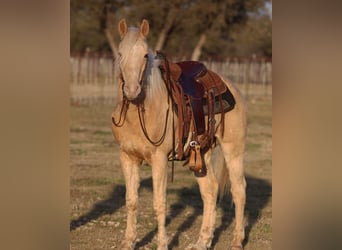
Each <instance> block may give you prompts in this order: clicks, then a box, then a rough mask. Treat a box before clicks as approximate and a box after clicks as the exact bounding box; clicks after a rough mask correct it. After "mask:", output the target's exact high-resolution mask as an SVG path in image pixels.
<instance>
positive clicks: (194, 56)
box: [191, 32, 207, 61]
mask: <svg viewBox="0 0 342 250" xmlns="http://www.w3.org/2000/svg"><path fill="white" fill-rule="evenodd" d="M206 39H207V35H206V34H205V32H203V33H202V35H201V36H200V39H199V40H198V42H197V45H196V47H195V49H194V51H193V52H192V56H191V60H193V61H198V59H199V58H200V56H201V53H202V47H203V45H204V43H205V40H206Z"/></svg>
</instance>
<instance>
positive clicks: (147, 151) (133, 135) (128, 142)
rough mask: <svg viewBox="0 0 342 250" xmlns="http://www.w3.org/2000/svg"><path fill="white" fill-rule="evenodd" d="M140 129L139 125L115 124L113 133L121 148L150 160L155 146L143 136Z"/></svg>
mask: <svg viewBox="0 0 342 250" xmlns="http://www.w3.org/2000/svg"><path fill="white" fill-rule="evenodd" d="M140 130H141V129H140V126H139V125H137V126H135V125H133V124H129V123H128V124H126V125H124V126H123V127H115V126H113V134H114V137H115V139H116V141H117V142H118V144H119V145H120V149H121V150H123V151H125V152H126V153H128V154H131V155H135V156H137V157H139V158H142V159H144V160H146V161H150V158H151V153H152V152H153V151H154V150H155V148H154V147H152V145H150V144H149V142H147V141H146V139H145V138H143V134H142V132H141V131H140Z"/></svg>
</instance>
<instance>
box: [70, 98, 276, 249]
mask: <svg viewBox="0 0 342 250" xmlns="http://www.w3.org/2000/svg"><path fill="white" fill-rule="evenodd" d="M271 107H272V99H271V98H270V97H265V96H259V97H258V96H253V95H252V94H250V95H249V99H248V108H249V113H248V133H247V145H246V149H247V150H246V159H245V170H246V176H247V204H246V212H245V213H246V216H247V217H248V225H247V227H246V235H247V236H248V241H247V244H246V245H245V250H252V249H253V250H254V249H262V250H268V249H272V226H271V225H272V224H271V220H272V186H271V178H272V157H271V155H272V108H271ZM112 110H113V107H112V106H109V105H107V106H104V105H92V106H72V107H71V128H70V173H71V176H70V217H71V223H70V224H71V228H72V229H73V230H71V232H70V249H73V250H74V249H75V250H77V249H79V250H84V249H118V246H119V243H120V240H121V239H122V237H123V236H124V229H125V224H126V213H125V212H126V210H125V206H124V204H125V181H124V178H123V175H122V172H121V167H120V165H119V162H118V145H117V144H116V143H115V141H114V138H113V136H112V132H111V128H110V126H111V120H110V115H111V113H112ZM170 174H171V167H170V169H169V175H170ZM174 177H175V178H174V182H173V183H171V182H169V183H168V196H167V197H168V209H167V211H168V217H167V218H168V219H167V230H168V235H169V238H170V244H169V246H170V249H176V250H177V249H185V247H186V246H187V245H188V244H190V243H194V242H195V241H196V239H197V237H198V231H199V228H200V225H201V219H202V214H201V213H202V207H203V206H202V201H201V198H200V194H199V190H198V186H197V183H196V180H195V178H194V177H193V173H192V172H190V171H189V170H188V168H187V167H183V166H182V163H181V162H177V163H176V164H175V176H174ZM139 195H140V198H139V210H138V215H139V219H138V222H139V225H138V239H139V242H138V244H137V249H157V244H156V239H155V228H156V219H155V216H154V211H153V208H152V203H153V201H152V179H151V167H150V166H148V165H144V166H143V167H142V171H141V185H140V191H139ZM233 213H234V207H233V206H231V198H230V197H229V195H227V196H226V197H224V200H223V201H221V202H220V203H219V204H218V209H217V220H216V231H215V238H214V240H213V244H214V245H215V249H217V250H220V249H226V247H227V246H228V245H229V243H230V240H231V239H232V228H233V224H232V223H233V221H232V215H233Z"/></svg>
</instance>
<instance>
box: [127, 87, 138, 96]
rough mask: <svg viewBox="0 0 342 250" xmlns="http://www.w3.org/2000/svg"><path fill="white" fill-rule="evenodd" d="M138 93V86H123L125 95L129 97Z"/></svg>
mask: <svg viewBox="0 0 342 250" xmlns="http://www.w3.org/2000/svg"><path fill="white" fill-rule="evenodd" d="M139 91H140V86H139V85H133V86H129V85H125V86H124V92H125V93H126V95H129V96H133V95H137V94H138V92H139Z"/></svg>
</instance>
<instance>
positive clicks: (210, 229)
mask: <svg viewBox="0 0 342 250" xmlns="http://www.w3.org/2000/svg"><path fill="white" fill-rule="evenodd" d="M210 158H211V152H208V153H207V154H206V155H205V159H204V160H205V163H206V167H207V175H206V176H205V177H197V182H198V184H199V188H200V191H201V197H202V201H203V219H202V225H201V230H200V235H199V237H198V240H197V243H196V244H195V245H192V247H191V249H193V250H202V249H203V250H206V249H207V248H209V247H210V245H211V241H212V239H213V236H214V229H215V220H216V200H217V194H218V182H217V179H216V177H215V174H214V172H213V167H212V163H211V159H210Z"/></svg>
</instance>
